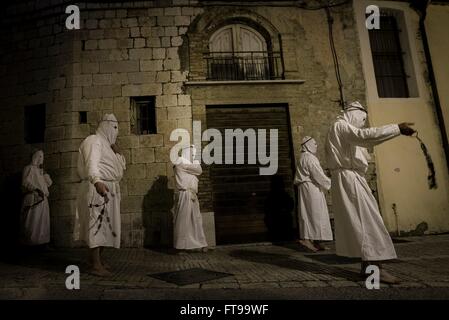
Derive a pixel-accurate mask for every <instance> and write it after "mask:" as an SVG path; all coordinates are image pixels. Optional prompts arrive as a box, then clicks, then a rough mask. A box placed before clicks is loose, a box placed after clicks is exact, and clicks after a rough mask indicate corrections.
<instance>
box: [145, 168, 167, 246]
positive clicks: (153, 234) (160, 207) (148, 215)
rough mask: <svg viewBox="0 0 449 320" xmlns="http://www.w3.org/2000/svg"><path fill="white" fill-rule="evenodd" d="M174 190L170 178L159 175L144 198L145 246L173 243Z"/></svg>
mask: <svg viewBox="0 0 449 320" xmlns="http://www.w3.org/2000/svg"><path fill="white" fill-rule="evenodd" d="M173 193H174V192H173V190H172V189H169V188H168V178H167V177H166V176H158V177H157V179H156V180H155V181H154V183H153V185H152V187H151V189H150V190H149V191H148V193H147V194H146V195H145V197H144V199H143V208H142V223H143V228H144V242H143V245H144V247H169V246H172V244H173V214H172V212H171V210H172V207H173Z"/></svg>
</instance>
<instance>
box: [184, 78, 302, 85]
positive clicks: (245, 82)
mask: <svg viewBox="0 0 449 320" xmlns="http://www.w3.org/2000/svg"><path fill="white" fill-rule="evenodd" d="M304 82H305V80H300V79H287V80H224V81H212V80H203V81H187V82H185V83H184V84H185V85H188V86H214V85H216V86H219V85H242V84H243V85H254V84H256V85H257V84H302V83H304Z"/></svg>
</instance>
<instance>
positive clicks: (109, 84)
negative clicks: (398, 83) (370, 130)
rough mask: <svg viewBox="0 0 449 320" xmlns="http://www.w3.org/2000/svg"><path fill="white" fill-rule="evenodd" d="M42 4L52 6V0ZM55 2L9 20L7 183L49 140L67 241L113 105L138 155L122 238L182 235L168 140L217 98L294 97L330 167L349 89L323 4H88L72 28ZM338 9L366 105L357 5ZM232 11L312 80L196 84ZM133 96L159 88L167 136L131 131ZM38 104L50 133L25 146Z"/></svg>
mask: <svg viewBox="0 0 449 320" xmlns="http://www.w3.org/2000/svg"><path fill="white" fill-rule="evenodd" d="M39 3H40V6H42V7H46V2H41V1H39ZM52 3H54V5H53V6H51V7H50V8H51V9H45V8H43V9H39V8H38V9H39V10H33V7H27V6H24V7H23V10H24V11H25V12H28V13H27V14H26V16H28V15H30V16H32V17H33V18H32V19H31V20H29V22H27V23H23V18H22V16H20V15H19V16H17V18H11V19H9V20H4V21H3V24H4V25H5V26H6V27H4V28H2V31H1V34H2V49H3V50H4V51H6V54H5V55H4V56H3V57H2V59H1V65H0V86H1V96H0V112H1V118H0V121H1V125H0V154H1V173H2V175H1V176H2V185H3V189H2V190H8V189H9V190H11V183H12V182H11V181H16V182H15V183H16V185H18V184H17V181H18V180H20V171H21V169H22V168H23V166H24V165H25V164H26V163H27V162H28V159H29V154H30V152H31V150H32V149H33V148H36V147H37V148H43V149H44V150H45V152H46V161H45V167H46V169H47V170H48V171H49V173H50V174H51V175H52V177H53V179H54V182H55V184H54V186H53V187H52V188H51V189H50V191H51V218H52V220H51V221H52V236H53V239H54V241H55V243H56V244H57V245H60V246H73V245H77V244H76V243H74V242H73V241H72V230H73V222H74V216H75V212H74V208H75V199H76V191H77V180H78V178H77V175H76V163H77V156H78V155H77V150H78V147H79V145H80V143H81V141H82V140H83V139H84V138H85V137H86V136H88V135H89V134H91V133H93V132H94V131H95V129H96V127H97V124H98V120H99V119H100V118H101V116H102V114H104V113H111V112H113V113H114V114H115V115H116V116H117V118H118V120H119V138H118V144H119V146H120V147H121V149H122V151H123V153H124V155H125V157H126V160H127V170H126V173H125V177H124V180H123V181H122V183H121V190H122V206H121V213H122V245H123V246H138V247H140V246H143V245H154V246H161V245H170V244H171V239H172V234H171V232H172V231H171V230H172V217H171V213H170V209H171V206H172V196H173V188H174V180H173V169H172V164H171V162H170V161H169V151H170V148H171V146H173V144H174V142H170V141H169V138H170V133H171V132H172V130H174V129H176V128H186V129H188V130H189V131H190V130H191V128H192V119H193V120H205V119H204V115H205V113H204V112H205V111H204V110H205V109H204V107H205V104H206V103H208V101H209V102H211V101H212V103H213V102H214V101H215V102H217V101H219V100H221V102H222V103H250V102H251V101H253V102H254V101H255V100H254V92H257V90H266V92H267V94H268V93H270V91H273V94H271V95H270V94H268V95H267V99H265V100H263V101H262V100H261V99H262V98H261V97H259V99H258V101H257V103H261V102H264V101H266V102H281V103H285V102H287V103H289V113H290V121H291V131H292V138H293V146H294V151H295V157H296V158H297V157H298V155H299V148H300V147H299V143H298V141H300V139H301V138H302V136H304V135H306V134H307V135H313V136H314V137H315V138H316V139H317V141H318V143H319V145H320V147H319V157H320V159H322V163H323V166H324V167H326V163H325V160H324V138H325V134H326V131H327V128H328V127H329V124H330V123H331V122H332V120H333V119H334V118H335V116H336V115H337V114H338V112H339V105H338V103H337V102H336V100H338V97H339V95H338V90H337V87H336V81H335V74H334V72H333V64H332V58H331V53H330V49H329V44H328V43H329V40H328V38H327V23H326V16H325V13H324V11H322V10H320V11H306V10H303V9H299V8H296V7H293V6H291V7H288V6H287V7H281V6H279V7H276V6H273V5H274V4H275V2H273V3H271V4H269V5H270V6H262V5H258V6H229V7H228V6H211V5H203V3H202V2H201V1H196V0H172V1H169V0H167V1H141V2H127V1H125V2H123V3H115V2H111V3H87V4H85V3H81V2H80V3H79V7H80V9H81V29H80V30H74V31H69V30H66V29H65V28H64V25H65V18H66V17H67V15H66V14H64V11H65V6H64V5H62V4H61V5H57V3H58V1H53V2H52ZM209 3H210V2H209ZM47 6H48V4H47ZM12 10H13V11H14V10H17V7H12ZM49 15H50V16H49ZM333 16H334V18H335V23H334V33H335V42H336V46H337V52H338V55H339V58H340V62H341V68H342V70H341V71H342V78H343V82H344V84H345V90H346V96H347V98H348V99H358V100H360V101H361V102H362V103H363V102H364V90H365V88H364V81H363V75H362V68H361V64H360V61H359V60H360V59H359V48H358V40H357V34H356V30H355V27H354V20H353V9H352V6H351V5H350V4H348V5H346V6H343V7H339V8H338V10H337V9H335V10H333ZM11 17H12V16H11ZM14 19H15V20H14ZM229 19H231V20H232V19H234V20H235V21H239V19H240V20H241V21H245V22H246V23H250V24H251V25H252V26H254V27H257V28H260V30H264V32H265V34H266V35H267V36H268V37H270V39H271V46H272V47H273V48H274V50H276V51H280V50H282V52H283V55H284V60H285V70H284V71H285V77H286V79H287V80H294V79H303V80H305V83H304V84H302V85H297V84H296V85H292V84H276V85H269V86H267V87H263V88H262V87H260V86H258V85H254V86H252V85H246V86H247V87H245V86H242V87H235V86H234V87H232V86H231V87H224V88H221V89H220V88H218V89H217V88H215V89H213V90H212V89H208V88H201V89H198V90H199V91H198V90H197V91H195V89H192V90H190V89H188V86H186V81H187V80H191V81H192V80H203V79H204V70H205V69H204V60H203V56H202V54H203V52H204V50H205V49H207V43H208V36H209V35H210V34H211V32H213V30H216V28H218V27H219V26H220V25H222V24H223V23H226V22H227V21H231V20H229ZM19 23H20V24H19ZM279 35H280V36H281V37H280V38H279V37H278V36H279ZM279 39H281V40H279ZM214 90H215V91H214ZM216 90H218V91H216ZM220 90H221V91H220ZM219 92H222V93H223V92H226V94H225V95H221V96H220V94H219ZM195 94H196V98H194V99H192V96H191V95H195ZM256 95H257V94H256ZM134 96H154V97H155V101H156V118H157V133H156V134H151V135H135V134H133V133H132V132H131V123H130V97H134ZM269 96H271V101H268V100H270V98H269ZM262 97H263V96H262ZM38 103H46V106H47V123H46V126H47V127H46V136H45V143H44V144H42V145H26V144H25V143H24V139H23V130H22V129H18V128H23V107H24V106H27V105H32V104H38ZM80 111H84V112H87V123H86V124H80V123H79V112H80ZM204 128H205V126H204ZM205 169H206V170H207V168H205ZM19 184H20V182H19ZM200 188H201V190H200V193H201V196H202V197H203V199H205V200H206V201H204V202H202V211H210V210H211V209H212V208H211V203H212V199H210V198H209V199H207V194H208V191H207V190H205V189H207V183H206V184H205V183H204V180H202V182H201V184H200ZM16 196H17V195H16ZM17 197H18V196H17ZM5 199H6V198H5ZM15 203H17V201H16V202H15ZM13 207H14V206H13V205H11V210H10V211H11V215H12V216H17V214H16V211H14V210H15V209H14V208H17V205H16V206H15V207H14V208H13ZM12 220H14V219H12ZM208 225H209V224H208ZM212 227H213V225H212ZM206 232H208V234H209V233H210V230H207V231H206Z"/></svg>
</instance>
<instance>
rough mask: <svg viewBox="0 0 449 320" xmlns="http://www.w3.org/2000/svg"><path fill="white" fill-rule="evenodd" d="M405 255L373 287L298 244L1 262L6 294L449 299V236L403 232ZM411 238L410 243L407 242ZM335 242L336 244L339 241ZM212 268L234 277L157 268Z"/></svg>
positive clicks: (326, 255) (69, 252)
mask: <svg viewBox="0 0 449 320" xmlns="http://www.w3.org/2000/svg"><path fill="white" fill-rule="evenodd" d="M399 240H400V241H401V242H400V243H395V247H396V250H397V253H398V257H399V259H398V260H396V261H393V262H390V263H388V264H385V268H386V269H388V270H389V271H390V272H391V273H392V274H394V275H395V276H397V277H399V278H400V279H401V280H402V283H401V284H399V285H395V286H385V285H381V289H380V290H367V289H366V288H365V285H364V282H362V281H360V279H359V276H358V272H359V268H360V264H359V262H357V261H356V260H354V259H344V258H340V257H337V256H336V255H335V252H334V251H333V250H330V251H326V252H323V253H316V254H312V253H305V252H303V251H301V250H300V249H299V247H298V246H297V245H296V244H294V243H289V244H286V245H282V246H281V245H272V244H254V245H244V246H243V245H239V246H222V247H217V248H216V249H215V250H212V251H209V252H208V253H192V254H187V255H177V254H175V253H174V252H173V251H172V250H157V251H156V250H148V249H120V250H113V249H110V250H106V252H105V257H106V260H107V262H108V263H109V264H110V265H111V267H112V269H113V272H114V275H113V276H112V277H110V278H98V277H95V276H92V275H89V274H88V273H87V272H86V266H85V264H84V257H85V255H86V252H85V249H58V250H55V251H51V252H45V253H40V254H32V255H23V254H21V255H16V256H15V257H9V258H6V259H5V258H4V259H2V260H1V261H0V298H1V299H310V298H312V299H328V298H330V299H364V298H373V299H395V298H407V299H420V298H429V299H441V298H444V299H449V235H435V236H423V237H409V238H400V239H399ZM402 241H404V242H402ZM332 247H333V246H332ZM72 264H73V265H77V266H79V267H80V271H81V289H80V290H67V289H66V288H65V280H66V277H67V276H68V274H65V273H64V271H65V268H66V266H68V265H72ZM189 268H204V269H208V270H213V271H219V272H226V273H230V274H232V276H229V277H225V278H221V279H217V280H212V281H207V282H203V283H195V284H191V285H186V286H177V285H175V284H172V283H168V282H165V281H162V280H158V279H155V278H153V277H151V276H149V274H155V273H160V272H168V271H177V270H184V269H189Z"/></svg>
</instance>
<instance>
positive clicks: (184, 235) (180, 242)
mask: <svg viewBox="0 0 449 320" xmlns="http://www.w3.org/2000/svg"><path fill="white" fill-rule="evenodd" d="M188 150H189V148H186V149H184V150H183V156H182V157H180V158H179V159H178V161H177V163H176V164H175V166H174V173H175V180H176V189H177V193H175V197H174V198H175V199H174V210H173V218H174V221H173V223H174V234H173V235H174V247H175V248H176V249H180V250H189V249H199V248H204V247H207V242H206V237H205V235H204V230H203V218H202V216H201V212H200V206H199V202H198V197H197V194H198V178H197V176H199V175H201V173H202V172H203V171H202V169H201V165H200V164H199V163H195V162H196V161H194V163H192V162H191V161H190V160H189V159H190V156H188V155H189V152H188ZM186 151H187V152H186Z"/></svg>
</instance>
